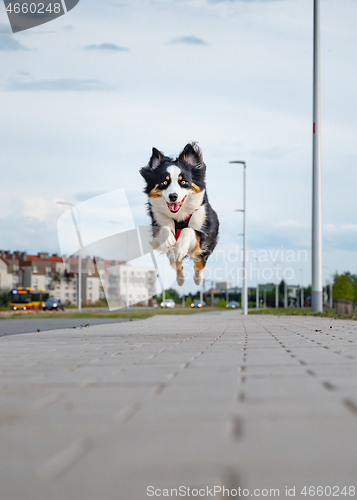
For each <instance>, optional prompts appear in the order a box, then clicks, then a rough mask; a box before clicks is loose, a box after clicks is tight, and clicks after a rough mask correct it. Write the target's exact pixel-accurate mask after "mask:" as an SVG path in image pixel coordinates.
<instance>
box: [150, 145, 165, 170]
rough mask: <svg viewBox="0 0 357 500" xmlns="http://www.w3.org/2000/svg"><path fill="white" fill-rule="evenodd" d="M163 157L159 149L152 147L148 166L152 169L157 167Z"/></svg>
mask: <svg viewBox="0 0 357 500" xmlns="http://www.w3.org/2000/svg"><path fill="white" fill-rule="evenodd" d="M164 159H165V156H164V154H163V153H161V151H159V150H158V149H156V148H152V155H151V158H150V161H149V167H150V168H152V169H153V170H154V169H155V168H157V167H158V166H159V165H160V164H161V163H162V162H163V161H164Z"/></svg>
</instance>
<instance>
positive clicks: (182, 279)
mask: <svg viewBox="0 0 357 500" xmlns="http://www.w3.org/2000/svg"><path fill="white" fill-rule="evenodd" d="M175 265H176V274H177V277H176V281H177V284H178V286H182V285H183V284H184V283H185V273H184V270H183V265H182V262H177V261H176V262H175Z"/></svg>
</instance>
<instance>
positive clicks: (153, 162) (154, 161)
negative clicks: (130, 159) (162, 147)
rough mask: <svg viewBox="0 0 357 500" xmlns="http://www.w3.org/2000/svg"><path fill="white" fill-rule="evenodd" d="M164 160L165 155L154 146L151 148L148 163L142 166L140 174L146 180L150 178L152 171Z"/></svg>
mask: <svg viewBox="0 0 357 500" xmlns="http://www.w3.org/2000/svg"><path fill="white" fill-rule="evenodd" d="M164 161H165V156H164V154H163V153H161V151H159V150H158V149H156V148H152V155H151V158H150V160H149V163H148V164H147V165H146V167H143V168H142V169H141V170H140V174H141V175H142V176H143V177H144V179H145V180H146V181H148V180H149V179H151V178H152V176H153V171H154V170H155V169H156V168H157V167H158V166H159V165H161V163H163V162H164Z"/></svg>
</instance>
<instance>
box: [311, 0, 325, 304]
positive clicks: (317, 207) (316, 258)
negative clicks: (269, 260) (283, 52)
mask: <svg viewBox="0 0 357 500" xmlns="http://www.w3.org/2000/svg"><path fill="white" fill-rule="evenodd" d="M313 78H314V79H313V155H312V156H313V163H312V252H311V256H312V286H311V307H312V312H321V311H322V309H323V307H322V208H321V126H320V122H321V120H320V115H321V106H320V104H321V99H320V0H314V77H313Z"/></svg>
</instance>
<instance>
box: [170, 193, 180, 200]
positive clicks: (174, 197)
mask: <svg viewBox="0 0 357 500" xmlns="http://www.w3.org/2000/svg"><path fill="white" fill-rule="evenodd" d="M169 198H170V201H172V202H174V201H176V200H177V198H178V195H177V194H176V193H171V194H169Z"/></svg>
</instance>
